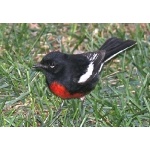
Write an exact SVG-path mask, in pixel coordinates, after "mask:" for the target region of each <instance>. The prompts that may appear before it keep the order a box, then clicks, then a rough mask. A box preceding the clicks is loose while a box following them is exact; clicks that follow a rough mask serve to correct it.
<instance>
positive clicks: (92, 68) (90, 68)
mask: <svg viewBox="0 0 150 150" xmlns="http://www.w3.org/2000/svg"><path fill="white" fill-rule="evenodd" d="M93 70H94V64H93V62H91V63H90V64H89V65H88V67H87V71H86V73H85V74H83V75H82V76H81V77H80V79H79V81H78V83H83V82H85V81H86V80H87V79H88V78H89V77H90V76H91V75H92V73H93Z"/></svg>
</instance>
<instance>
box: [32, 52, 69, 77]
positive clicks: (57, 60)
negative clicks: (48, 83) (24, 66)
mask: <svg viewBox="0 0 150 150" xmlns="http://www.w3.org/2000/svg"><path fill="white" fill-rule="evenodd" d="M65 58H67V55H66V54H63V53H61V52H59V51H55V52H51V53H49V54H47V55H46V56H44V57H43V59H42V60H41V62H40V63H38V64H36V65H34V66H33V68H36V69H37V70H42V71H43V72H47V73H50V74H57V73H60V72H61V71H62V70H63V68H64V62H63V60H64V59H65Z"/></svg>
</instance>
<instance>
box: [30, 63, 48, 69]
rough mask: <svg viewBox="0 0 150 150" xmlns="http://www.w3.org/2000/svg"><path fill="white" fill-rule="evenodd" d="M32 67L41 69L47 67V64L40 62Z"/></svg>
mask: <svg viewBox="0 0 150 150" xmlns="http://www.w3.org/2000/svg"><path fill="white" fill-rule="evenodd" d="M32 68H35V69H37V70H40V69H46V68H47V66H44V65H42V64H40V63H38V64H36V65H34V66H33V67H32Z"/></svg>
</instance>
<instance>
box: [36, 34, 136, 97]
mask: <svg viewBox="0 0 150 150" xmlns="http://www.w3.org/2000/svg"><path fill="white" fill-rule="evenodd" d="M135 44H136V42H135V41H133V40H125V41H123V40H121V39H119V38H115V37H113V38H109V39H108V40H107V41H106V42H105V43H104V44H103V45H102V46H101V48H100V49H99V50H98V51H95V52H87V53H82V54H65V53H62V52H59V51H54V52H50V53H48V54H47V55H46V56H44V57H43V59H42V61H41V62H40V63H38V64H37V65H35V66H33V67H34V68H36V69H40V70H41V71H42V72H43V73H44V74H45V76H46V82H47V84H48V87H49V89H50V91H51V92H52V93H53V94H55V95H56V96H58V97H61V98H62V99H72V98H81V97H83V96H85V95H86V94H88V93H90V92H91V91H92V90H93V89H94V88H95V86H96V84H97V82H98V80H99V73H100V72H101V70H102V67H103V65H104V64H105V63H106V62H107V61H109V60H110V59H112V58H113V57H115V56H116V55H118V54H119V53H121V52H123V51H125V50H127V49H128V48H131V47H132V46H134V45H135Z"/></svg>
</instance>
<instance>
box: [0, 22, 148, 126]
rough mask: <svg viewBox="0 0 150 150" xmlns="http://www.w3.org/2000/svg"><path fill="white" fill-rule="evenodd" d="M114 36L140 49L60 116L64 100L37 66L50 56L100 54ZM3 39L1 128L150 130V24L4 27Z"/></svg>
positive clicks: (116, 62)
mask: <svg viewBox="0 0 150 150" xmlns="http://www.w3.org/2000/svg"><path fill="white" fill-rule="evenodd" d="M110 37H118V38H122V39H133V40H135V41H137V45H136V46H135V47H134V48H133V49H131V50H128V51H126V52H124V53H122V54H120V55H119V56H118V57H116V58H115V59H113V60H111V61H110V62H108V63H107V64H106V65H105V67H104V69H103V72H102V73H101V74H100V81H99V83H98V85H97V86H96V88H95V90H93V91H92V92H91V93H90V94H89V95H87V96H86V97H85V101H84V102H82V101H80V100H77V99H74V100H69V101H65V102H64V106H63V108H62V111H61V113H60V114H59V115H57V114H56V112H57V110H58V109H59V107H60V105H61V103H62V100H61V99H60V98H58V97H56V96H54V95H53V94H52V93H51V92H50V91H49V90H48V88H47V87H46V83H45V77H44V75H43V74H42V73H38V72H35V71H34V69H32V66H33V65H34V64H35V63H36V62H38V61H40V60H41V58H42V57H43V56H44V55H45V54H46V53H48V52H49V51H54V50H61V51H62V52H66V53H80V52H87V51H95V50H97V49H99V47H100V46H101V45H102V44H103V43H104V41H105V40H106V39H108V38H110ZM0 39H1V40H0V64H1V65H0V83H1V84H0V126H55V127H57V126H71V127H73V126H75V127H78V126H84V127H85V126H86V127H87V126H94V127H95V126H96V127H102V126H122V127H126V126H150V24H0Z"/></svg>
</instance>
